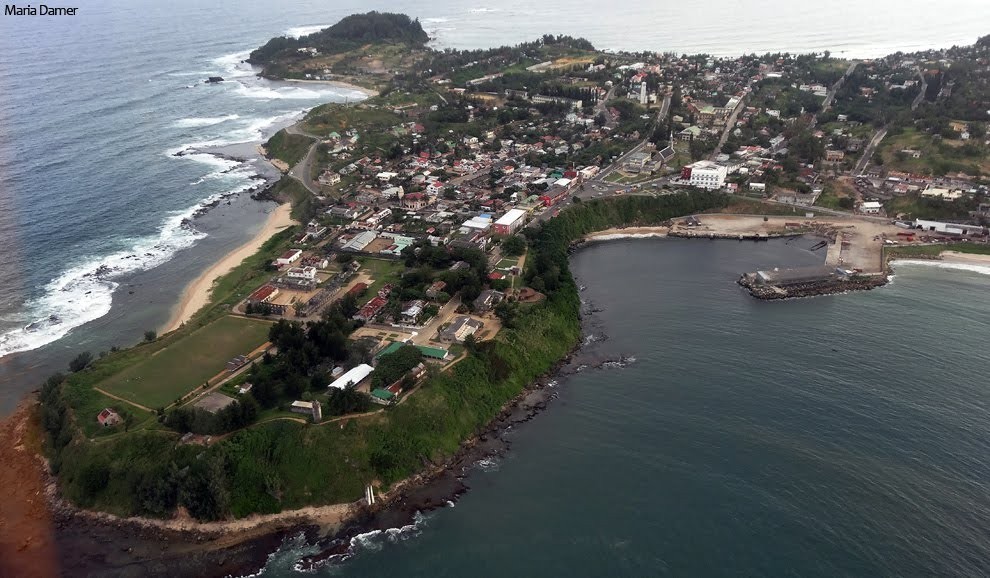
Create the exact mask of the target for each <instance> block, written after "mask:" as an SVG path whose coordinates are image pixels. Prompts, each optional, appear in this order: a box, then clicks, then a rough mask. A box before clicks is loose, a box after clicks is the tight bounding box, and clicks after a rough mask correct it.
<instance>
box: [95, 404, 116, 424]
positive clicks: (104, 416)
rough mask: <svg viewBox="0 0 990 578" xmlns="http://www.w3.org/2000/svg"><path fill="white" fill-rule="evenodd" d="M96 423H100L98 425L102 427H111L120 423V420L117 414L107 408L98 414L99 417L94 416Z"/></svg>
mask: <svg viewBox="0 0 990 578" xmlns="http://www.w3.org/2000/svg"><path fill="white" fill-rule="evenodd" d="M96 421H98V422H100V425H101V426H103V427H113V426H115V425H117V424H118V423H120V422H121V421H122V420H121V419H120V415H118V414H117V412H115V411H114V410H112V409H110V408H109V407H108V408H105V409H104V410H103V411H101V412H100V414H99V415H97V416H96Z"/></svg>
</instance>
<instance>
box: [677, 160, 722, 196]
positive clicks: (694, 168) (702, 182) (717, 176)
mask: <svg viewBox="0 0 990 578" xmlns="http://www.w3.org/2000/svg"><path fill="white" fill-rule="evenodd" d="M728 172H729V171H728V169H727V168H726V167H724V166H722V165H718V164H715V163H713V162H712V161H698V162H696V163H694V164H690V165H687V166H686V167H684V169H683V170H682V171H681V180H684V181H688V184H689V185H691V186H692V187H698V188H702V189H708V190H715V189H721V188H722V187H723V186H724V185H725V177H726V176H727V175H728Z"/></svg>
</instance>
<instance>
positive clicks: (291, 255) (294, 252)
mask: <svg viewBox="0 0 990 578" xmlns="http://www.w3.org/2000/svg"><path fill="white" fill-rule="evenodd" d="M300 257H302V251H301V250H299V249H291V250H289V251H286V252H285V253H282V255H281V256H280V257H279V258H278V259H275V264H276V265H279V266H281V265H291V264H292V263H295V262H296V261H298V260H299V258H300Z"/></svg>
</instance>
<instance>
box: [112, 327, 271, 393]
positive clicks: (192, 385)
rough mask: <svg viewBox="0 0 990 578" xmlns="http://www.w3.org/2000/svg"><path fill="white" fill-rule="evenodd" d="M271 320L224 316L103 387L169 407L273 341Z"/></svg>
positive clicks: (117, 376)
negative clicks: (236, 358) (235, 359)
mask: <svg viewBox="0 0 990 578" xmlns="http://www.w3.org/2000/svg"><path fill="white" fill-rule="evenodd" d="M270 327H271V323H268V322H266V321H258V320H254V319H245V318H243V317H231V316H227V317H221V318H220V319H217V320H216V321H214V322H213V323H210V324H209V325H207V326H206V327H203V328H201V329H197V330H196V331H194V332H193V333H191V334H190V335H189V336H188V337H186V338H184V339H182V340H180V341H178V342H176V343H175V344H174V345H170V346H169V347H166V348H165V349H162V350H161V351H159V352H157V353H155V354H154V355H152V356H151V357H148V358H147V359H145V360H143V361H141V362H139V363H137V364H135V365H133V366H131V367H128V368H127V369H125V370H124V371H121V372H120V373H118V374H116V375H114V376H112V377H110V378H109V379H107V380H106V381H103V382H101V383H99V384H97V387H99V388H100V389H102V390H104V391H107V392H109V393H111V394H113V395H117V396H120V397H122V398H124V399H128V400H130V401H133V402H135V403H138V404H141V405H144V406H146V407H151V408H156V407H163V406H167V405H168V404H170V403H172V402H174V401H175V400H176V399H178V398H179V397H181V396H183V395H185V394H187V393H189V392H190V391H192V390H194V389H196V388H197V387H199V386H201V385H203V383H205V382H206V380H208V379H210V378H211V377H213V376H214V375H216V374H218V373H220V372H221V371H223V370H224V369H225V368H226V366H227V361H228V360H230V359H231V358H233V357H234V356H236V355H246V354H248V353H250V352H251V351H252V350H254V349H256V348H257V347H258V346H260V345H262V344H263V343H265V342H266V341H267V340H268V330H269V328H270Z"/></svg>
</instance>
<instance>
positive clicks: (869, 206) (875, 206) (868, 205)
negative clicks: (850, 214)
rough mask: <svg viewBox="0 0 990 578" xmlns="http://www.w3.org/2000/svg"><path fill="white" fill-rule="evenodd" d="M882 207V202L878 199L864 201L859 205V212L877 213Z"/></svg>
mask: <svg viewBox="0 0 990 578" xmlns="http://www.w3.org/2000/svg"><path fill="white" fill-rule="evenodd" d="M882 208H883V203H881V202H880V201H866V202H865V203H863V204H862V205H860V206H859V210H860V212H861V213H865V214H867V215H876V214H879V213H880V209H882Z"/></svg>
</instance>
